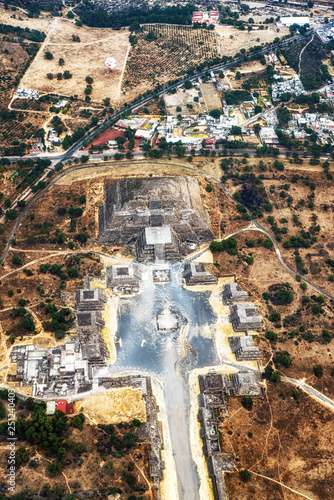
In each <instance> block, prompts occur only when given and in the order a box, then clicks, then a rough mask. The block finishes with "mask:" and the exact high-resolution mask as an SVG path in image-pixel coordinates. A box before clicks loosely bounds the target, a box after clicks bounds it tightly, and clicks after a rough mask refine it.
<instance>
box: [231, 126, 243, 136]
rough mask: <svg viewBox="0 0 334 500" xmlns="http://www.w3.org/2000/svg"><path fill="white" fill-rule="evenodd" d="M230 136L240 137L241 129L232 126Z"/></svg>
mask: <svg viewBox="0 0 334 500" xmlns="http://www.w3.org/2000/svg"><path fill="white" fill-rule="evenodd" d="M231 134H232V135H241V127H238V126H237V125H232V127H231Z"/></svg>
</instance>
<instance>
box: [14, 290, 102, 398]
mask: <svg viewBox="0 0 334 500" xmlns="http://www.w3.org/2000/svg"><path fill="white" fill-rule="evenodd" d="M76 300H77V307H76V318H77V333H78V334H77V335H76V336H71V337H70V338H69V340H67V341H66V342H65V343H64V344H63V345H60V346H57V347H55V348H50V349H46V348H45V349H43V348H40V347H37V346H35V345H34V344H29V345H24V346H22V345H21V346H20V345H18V346H15V347H14V348H13V351H12V358H11V360H12V362H13V363H17V372H16V380H18V381H19V382H20V386H30V385H31V386H32V395H33V396H38V397H59V396H71V395H74V394H78V393H82V392H86V391H90V390H91V389H92V387H93V380H94V377H95V374H96V372H97V370H98V369H99V368H101V367H103V366H106V365H107V360H108V357H109V354H108V350H107V348H106V345H105V343H104V340H103V339H102V328H103V327H104V321H103V320H102V313H101V310H102V309H103V308H104V305H105V302H106V298H105V296H104V293H103V290H90V289H83V290H78V291H77V292H76Z"/></svg>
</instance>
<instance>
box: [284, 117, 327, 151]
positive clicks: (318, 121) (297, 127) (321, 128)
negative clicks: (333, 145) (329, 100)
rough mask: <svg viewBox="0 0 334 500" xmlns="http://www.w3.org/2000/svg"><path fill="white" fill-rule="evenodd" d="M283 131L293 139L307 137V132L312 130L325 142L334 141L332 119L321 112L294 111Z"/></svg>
mask: <svg viewBox="0 0 334 500" xmlns="http://www.w3.org/2000/svg"><path fill="white" fill-rule="evenodd" d="M306 129H308V130H307V131H306ZM285 131H286V133H287V134H288V135H290V136H293V137H294V138H295V139H307V138H308V137H309V133H308V132H310V131H313V132H316V133H317V134H318V140H319V141H320V142H321V143H322V144H325V143H326V142H328V141H330V142H333V141H334V120H333V118H332V117H331V116H329V115H326V114H321V113H302V114H301V113H294V114H293V115H292V119H291V120H290V121H289V123H288V126H287V128H286V130H285Z"/></svg>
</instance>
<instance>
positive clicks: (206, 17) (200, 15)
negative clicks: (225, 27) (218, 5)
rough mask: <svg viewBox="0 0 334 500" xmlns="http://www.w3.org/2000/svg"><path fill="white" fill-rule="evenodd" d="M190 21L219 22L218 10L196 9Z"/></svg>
mask: <svg viewBox="0 0 334 500" xmlns="http://www.w3.org/2000/svg"><path fill="white" fill-rule="evenodd" d="M192 23H193V24H194V23H201V24H203V23H206V24H215V25H217V24H219V12H218V11H217V10H210V11H209V12H201V11H196V12H194V13H193V17H192Z"/></svg>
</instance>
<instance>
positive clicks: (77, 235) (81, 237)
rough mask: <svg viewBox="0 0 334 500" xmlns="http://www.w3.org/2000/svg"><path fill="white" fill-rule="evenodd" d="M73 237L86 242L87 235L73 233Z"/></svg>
mask: <svg viewBox="0 0 334 500" xmlns="http://www.w3.org/2000/svg"><path fill="white" fill-rule="evenodd" d="M75 239H76V240H78V241H80V243H86V241H87V240H88V235H87V234H86V233H78V234H76V235H75Z"/></svg>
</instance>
